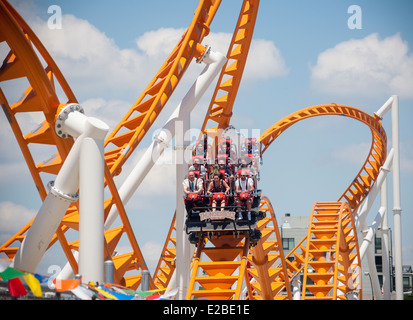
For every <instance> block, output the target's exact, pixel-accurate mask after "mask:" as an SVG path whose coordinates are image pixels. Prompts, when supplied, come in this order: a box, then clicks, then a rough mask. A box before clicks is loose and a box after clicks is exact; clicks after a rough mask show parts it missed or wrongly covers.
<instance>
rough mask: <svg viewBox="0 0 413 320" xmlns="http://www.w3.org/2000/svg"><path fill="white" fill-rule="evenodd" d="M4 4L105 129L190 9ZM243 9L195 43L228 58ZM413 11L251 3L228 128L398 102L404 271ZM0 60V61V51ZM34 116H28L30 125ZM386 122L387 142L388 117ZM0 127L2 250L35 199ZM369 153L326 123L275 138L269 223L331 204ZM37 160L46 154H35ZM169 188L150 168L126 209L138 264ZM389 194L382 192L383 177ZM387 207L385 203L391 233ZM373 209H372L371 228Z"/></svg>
mask: <svg viewBox="0 0 413 320" xmlns="http://www.w3.org/2000/svg"><path fill="white" fill-rule="evenodd" d="M11 3H12V4H13V5H15V7H16V8H17V10H18V11H19V12H20V13H21V14H22V16H23V17H24V18H25V19H26V20H27V22H28V23H29V24H30V25H31V26H32V28H33V29H34V31H35V32H36V34H37V35H38V36H39V38H40V40H41V41H42V42H43V43H44V45H45V46H46V48H47V49H48V50H49V52H50V54H51V55H52V56H53V58H54V59H55V61H56V62H57V64H58V65H59V67H60V69H61V71H62V72H63V74H64V75H65V77H66V79H67V80H68V82H69V84H70V86H71V88H72V89H73V91H74V93H75V95H76V96H77V98H78V100H79V102H80V103H81V104H82V105H83V107H84V108H85V111H86V114H89V115H92V116H95V117H98V118H100V119H102V120H103V121H105V122H106V123H108V124H109V126H110V127H111V128H112V129H113V128H114V126H115V125H116V124H117V122H118V121H119V120H120V119H121V118H122V117H123V115H124V114H125V113H126V111H127V110H128V109H129V107H130V106H131V105H132V104H133V102H134V101H135V100H136V99H137V98H138V96H139V95H140V94H141V92H142V91H143V89H144V88H145V87H146V85H147V84H148V83H149V81H150V80H151V78H152V77H153V76H154V75H155V72H156V71H157V70H158V68H159V67H160V66H161V64H162V62H163V61H164V59H165V58H166V57H167V55H168V54H169V53H170V51H171V50H172V49H173V47H174V45H175V44H176V43H177V41H178V39H179V37H180V36H181V34H182V32H183V30H184V29H185V28H186V27H187V26H188V25H189V23H190V22H191V19H192V16H193V13H194V11H195V9H196V7H197V1H193V0H192V1H190V0H180V1H178V2H175V3H174V2H171V1H166V0H156V1H132V0H128V1H127V0H122V1H118V2H114V1H101V0H100V1H97V0H88V1H80V0H75V1H61V0H60V1H58V0H47V1H46V0H39V1H11ZM240 4H241V1H223V3H222V4H221V7H220V9H219V10H218V13H217V15H216V17H215V19H214V21H213V23H212V25H211V34H210V36H209V37H208V38H207V39H206V40H205V41H204V43H205V44H211V46H212V48H213V49H215V50H217V51H221V52H222V53H224V54H225V53H226V50H227V48H226V47H225V44H226V45H228V41H229V39H230V37H231V35H232V32H233V29H234V26H235V23H236V19H237V16H238V12H239V6H240ZM354 4H355V5H358V6H359V7H360V8H361V10H362V11H361V19H362V20H361V22H362V29H350V28H349V27H348V23H347V22H348V19H349V18H350V17H351V16H352V14H351V13H348V8H349V7H350V6H351V5H354ZM51 5H58V6H59V7H60V8H61V10H62V28H61V29H50V28H48V24H47V21H48V19H49V18H50V17H51V14H48V12H47V10H48V8H49V6H51ZM412 14H413V2H410V1H402V0H399V1H389V0H386V1H373V0H359V1H338V0H335V1H321V0H319V1H298V0H297V1H288V2H287V1H273V0H261V4H260V9H259V13H258V19H257V23H256V27H255V32H254V42H253V44H252V46H251V51H250V56H249V60H248V63H247V67H246V70H245V73H244V77H243V81H242V83H241V87H240V90H239V93H238V96H237V99H236V102H235V105H234V116H233V118H232V120H231V123H232V125H234V126H235V127H236V128H237V129H250V130H251V129H259V130H261V132H264V131H265V130H266V129H268V128H269V127H270V126H271V125H272V124H274V123H275V122H277V121H278V120H280V119H281V118H283V117H284V116H287V115H288V114H290V113H292V112H294V111H297V110H300V109H302V108H305V107H308V106H312V105H317V104H325V103H331V102H336V103H338V104H346V105H351V106H354V107H357V108H360V109H363V110H365V111H367V112H368V113H370V114H372V113H373V112H375V111H377V110H378V109H379V108H380V107H381V106H382V105H383V104H384V102H385V101H386V100H387V99H388V98H389V97H390V96H391V95H392V94H397V95H399V97H400V142H401V170H402V171H401V176H402V177H401V184H402V185H401V186H402V199H401V200H402V209H403V212H402V222H403V231H402V236H403V253H404V264H411V265H413V246H412V243H413V238H412V235H411V233H410V229H411V227H413V218H412V212H413V200H412V197H411V194H412V190H413V182H412V181H413V130H412V128H411V125H410V120H411V119H412V116H413V111H412V110H413V109H412V107H413V51H412V46H413V23H412V22H411V21H412V20H411V17H412ZM1 50H2V47H0V53H2V54H3V55H2V56H1V57H4V52H5V51H4V50H3V51H1ZM6 53H7V52H6ZM338 61H340V62H339V63H338ZM201 69H202V66H198V65H194V66H191V68H190V69H189V70H188V72H187V74H186V75H185V77H184V79H183V80H182V82H181V84H180V85H179V86H178V88H177V90H176V92H175V93H174V95H173V96H172V98H171V99H170V101H169V102H168V104H167V106H166V107H165V109H164V111H163V113H162V114H161V116H160V117H159V119H158V121H157V122H156V123H155V125H154V127H153V129H152V131H151V133H152V132H153V130H155V129H157V128H160V127H162V125H163V122H164V121H165V120H166V119H167V118H168V117H169V115H170V113H171V112H172V110H173V109H174V108H175V107H176V105H177V104H178V103H179V101H180V99H181V98H182V97H183V95H184V94H185V93H186V91H187V90H188V89H189V87H190V85H191V84H192V83H193V81H194V80H195V78H196V76H197V74H199V72H200V70H201ZM4 86H5V90H6V89H8V90H9V91H10V92H11V93H10V94H11V95H16V96H19V95H20V94H21V93H19V92H17V91H16V92H15V90H14V89H15V88H14V87H13V85H8V84H5V85H4ZM2 88H3V84H2ZM212 90H213V88H211V89H210V90H209V91H208V92H207V93H206V95H205V97H204V99H202V100H201V102H200V104H199V106H198V108H199V110H198V109H196V110H197V111H195V113H194V114H193V115H192V123H193V126H194V127H195V128H199V126H200V125H201V123H202V117H203V116H202V115H203V114H204V113H205V110H206V108H207V106H208V104H209V100H210V98H211V96H212ZM36 120H37V119H25V121H27V126H28V127H29V126H30V125H32V126H34V125H35V123H36ZM383 124H384V126H385V129H386V131H387V134H388V137H389V140H390V120H389V118H388V117H387V118H385V119H384V121H383ZM0 128H1V129H0V130H1V134H2V136H3V137H4V138H2V140H1V142H0V146H1V148H2V150H9V152H7V153H4V154H2V155H0V168H1V170H0V171H1V172H2V173H0V188H1V192H0V221H1V224H0V240H1V242H2V243H3V242H4V241H5V240H7V239H8V238H9V237H10V236H11V235H12V234H13V232H15V231H17V230H19V229H20V228H21V227H22V226H23V224H22V221H28V219H29V218H30V217H32V216H33V215H34V214H35V213H36V212H37V210H38V208H39V207H40V205H41V203H40V199H39V196H38V194H37V192H36V190H35V188H34V184H33V182H32V180H31V178H30V176H29V173H28V170H27V168H26V166H25V163H24V159H23V157H22V156H21V153H20V150H19V148H18V147H17V144H16V143H15V140H14V137H13V135H12V133H11V130H10V128H9V127H8V125H7V122H6V120H5V117H0ZM151 133H150V134H149V135H148V136H147V137H146V138H145V139H144V140H143V141H142V143H141V145H140V147H139V150H137V151H136V152H135V154H136V155H134V157H132V158H131V159H129V161H128V164H127V165H126V166H125V167H124V171H125V172H126V173H127V172H128V170H130V169H131V168H132V166H133V163H136V161H137V159H138V158H139V156H140V155H141V154H142V153H143V151H144V150H145V148H147V147H148V146H149V144H150V142H151ZM370 143H371V135H370V133H369V129H368V128H367V127H364V126H363V125H361V124H360V123H358V122H355V121H352V120H349V119H344V118H334V117H318V118H313V119H309V120H307V121H304V122H301V123H298V124H297V125H295V126H293V127H292V128H290V129H288V130H287V131H286V132H285V133H284V134H283V135H281V137H280V138H278V139H277V141H276V142H275V143H273V145H272V146H271V147H270V149H269V150H268V151H267V152H266V153H265V155H264V166H263V167H262V173H261V181H260V186H261V188H262V190H263V193H265V194H267V195H268V196H269V198H270V199H271V201H272V203H273V205H274V208H275V211H276V214H277V218H278V222H279V223H280V222H281V221H282V216H283V215H284V213H286V212H289V213H291V214H292V215H297V216H309V214H310V211H311V207H312V204H313V203H314V202H315V201H336V200H337V199H338V198H339V197H340V195H341V194H342V193H343V192H344V190H345V189H346V188H347V186H348V185H349V184H350V182H351V181H352V179H353V178H354V177H355V176H356V174H357V173H358V171H359V169H360V168H361V166H362V163H363V162H364V160H365V156H366V155H367V152H368V150H369V147H370ZM169 151H170V150H169ZM39 152H40V153H42V152H44V157H46V158H47V152H46V151H43V150H41V151H39ZM166 154H168V152H167V153H166ZM42 156H43V154H42ZM126 173H125V174H126ZM122 179H124V176H123V177H122V176H121V177H119V181H118V183H119V184H120V183H121V182H122ZM174 179H175V178H174V167H173V166H171V165H167V164H162V163H160V164H158V165H157V166H155V168H154V170H153V172H151V173H150V175H149V176H148V177H147V179H146V180H145V181H144V185H143V186H142V187H141V188H140V189H139V190H138V191H137V193H136V195H135V197H134V198H133V199H132V200H131V201H130V202H129V203H128V205H127V206H126V209H127V212H128V214H129V217H130V219H131V221H132V224H133V226H134V228H135V233H136V237H137V240H138V243H139V245H140V247H141V248H142V249H143V252H144V254H145V258H146V259H147V262H148V264H149V265H154V264H156V262H157V259H158V257H159V250H160V248H161V247H162V245H163V242H164V240H165V237H166V234H167V231H168V229H169V225H170V221H171V218H172V214H173V212H174V208H175V203H174V201H175V200H174V185H175V180H174ZM388 189H389V193H390V195H391V179H390V181H389V188H388ZM160 198H162V201H159V199H160ZM391 209H392V202H391V201H389V217H390V222H389V224H390V226H392V213H391ZM376 212H377V208H373V209H372V212H371V214H370V217H371V218H369V219H370V221H371V219H372V218H373V217H374V216H375V213H376ZM25 219H26V220H25ZM369 219H368V221H369ZM127 245H128V244H127V243H125V245H124V246H125V248H124V249H125V250H127ZM58 251H59V250H58V249H57V250H56V252H55V253H53V254H50V255H49V256H47V257H45V259H44V261H43V262H42V266H41V269H40V270H42V271H44V270H47V267H48V266H50V265H52V264H57V265H60V266H63V262H62V259H61V258H59V257H58V256H57V255H58V254H59V252H58ZM56 261H57V262H56Z"/></svg>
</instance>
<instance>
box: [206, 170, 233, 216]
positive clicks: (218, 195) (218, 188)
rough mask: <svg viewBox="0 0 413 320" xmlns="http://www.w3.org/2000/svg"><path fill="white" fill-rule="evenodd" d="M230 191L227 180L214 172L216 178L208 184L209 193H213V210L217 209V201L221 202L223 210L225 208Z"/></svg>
mask: <svg viewBox="0 0 413 320" xmlns="http://www.w3.org/2000/svg"><path fill="white" fill-rule="evenodd" d="M228 192H229V186H228V184H227V183H226V182H225V180H223V179H221V178H220V177H219V174H217V173H216V174H214V178H213V180H212V181H211V183H210V184H209V186H208V190H207V194H208V195H212V199H211V205H212V208H213V209H212V210H213V211H215V208H216V207H217V203H218V202H219V204H220V206H221V211H222V210H224V208H223V207H224V206H225V205H226V204H227V201H228V197H227V195H228Z"/></svg>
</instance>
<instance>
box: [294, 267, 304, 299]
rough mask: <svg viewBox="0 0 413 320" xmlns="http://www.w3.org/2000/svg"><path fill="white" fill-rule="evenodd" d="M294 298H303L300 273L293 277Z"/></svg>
mask: <svg viewBox="0 0 413 320" xmlns="http://www.w3.org/2000/svg"><path fill="white" fill-rule="evenodd" d="M292 285H293V300H301V291H302V290H301V281H300V273H299V274H297V275H296V276H295V277H294V278H293V282H292Z"/></svg>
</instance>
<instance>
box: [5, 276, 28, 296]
mask: <svg viewBox="0 0 413 320" xmlns="http://www.w3.org/2000/svg"><path fill="white" fill-rule="evenodd" d="M9 293H10V295H11V296H13V297H23V296H25V295H27V291H26V289H25V288H24V286H23V284H22V283H21V281H20V279H19V278H13V279H10V280H9Z"/></svg>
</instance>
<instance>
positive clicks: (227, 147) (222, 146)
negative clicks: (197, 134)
mask: <svg viewBox="0 0 413 320" xmlns="http://www.w3.org/2000/svg"><path fill="white" fill-rule="evenodd" d="M221 149H222V150H223V151H226V150H228V149H229V142H228V141H224V142H223V143H221Z"/></svg>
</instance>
